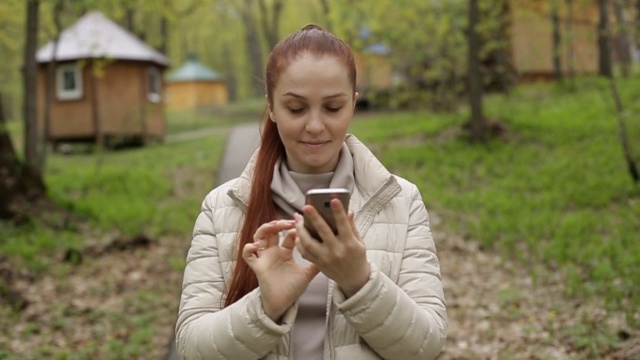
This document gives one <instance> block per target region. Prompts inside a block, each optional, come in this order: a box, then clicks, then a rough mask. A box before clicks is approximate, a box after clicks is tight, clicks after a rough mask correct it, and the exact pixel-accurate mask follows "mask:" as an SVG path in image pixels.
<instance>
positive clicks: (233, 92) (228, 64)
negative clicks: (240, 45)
mask: <svg viewBox="0 0 640 360" xmlns="http://www.w3.org/2000/svg"><path fill="white" fill-rule="evenodd" d="M222 58H223V61H224V67H225V68H226V70H227V71H226V75H225V84H226V85H227V95H228V96H229V102H232V103H233V102H236V101H237V100H238V80H237V78H236V75H235V74H236V67H235V66H234V63H233V59H232V58H231V49H230V48H229V45H228V44H227V43H225V44H224V46H223V48H222Z"/></svg>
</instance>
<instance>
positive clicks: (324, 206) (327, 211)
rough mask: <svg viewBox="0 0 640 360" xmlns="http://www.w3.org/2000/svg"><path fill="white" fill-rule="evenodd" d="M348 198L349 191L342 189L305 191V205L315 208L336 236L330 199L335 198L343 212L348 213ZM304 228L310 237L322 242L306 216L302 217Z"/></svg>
mask: <svg viewBox="0 0 640 360" xmlns="http://www.w3.org/2000/svg"><path fill="white" fill-rule="evenodd" d="M350 196H351V194H349V190H347V189H343V188H323V189H311V190H309V191H307V195H306V203H307V204H308V205H312V206H313V207H315V208H316V210H318V213H320V215H321V216H322V218H323V219H324V221H326V222H327V224H328V225H329V227H330V228H331V230H333V233H334V234H338V226H337V224H336V219H335V218H334V217H333V211H332V210H331V199H334V198H337V199H338V200H340V202H342V207H343V208H344V211H348V210H349V198H350ZM304 226H305V228H307V230H308V231H309V234H311V236H313V237H314V238H315V239H317V240H319V241H320V242H322V239H321V238H320V235H318V231H316V229H315V227H314V226H313V224H312V223H311V220H310V219H308V218H307V217H306V216H305V217H304Z"/></svg>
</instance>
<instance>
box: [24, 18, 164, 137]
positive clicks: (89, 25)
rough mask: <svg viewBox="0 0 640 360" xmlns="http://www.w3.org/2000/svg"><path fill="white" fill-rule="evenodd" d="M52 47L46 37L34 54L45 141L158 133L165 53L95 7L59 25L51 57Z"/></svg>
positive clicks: (160, 131)
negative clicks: (67, 25)
mask: <svg viewBox="0 0 640 360" xmlns="http://www.w3.org/2000/svg"><path fill="white" fill-rule="evenodd" d="M53 51H54V43H53V42H49V43H48V44H47V45H45V46H44V47H43V48H41V49H40V50H39V51H38V53H37V55H36V58H37V61H38V63H39V74H38V94H39V99H38V100H39V102H38V105H39V106H38V109H39V129H40V131H42V132H44V133H45V134H46V137H47V139H48V140H49V141H51V142H53V143H54V144H56V143H59V142H78V141H82V142H98V143H105V142H106V143H107V144H109V143H111V142H119V141H122V140H136V141H143V142H144V141H147V140H152V139H155V140H160V141H161V140H162V139H163V137H164V134H165V126H166V125H165V117H164V109H163V107H164V104H163V73H164V71H165V69H166V68H167V67H168V66H169V61H168V59H167V58H166V57H165V56H164V55H162V54H161V53H159V52H158V51H156V50H154V49H153V48H151V47H150V46H149V45H147V44H145V43H144V42H143V41H141V40H140V39H138V38H137V37H135V36H134V35H132V34H131V33H129V32H127V31H126V30H124V29H123V28H121V27H120V26H118V25H117V24H115V23H114V22H112V21H111V20H109V19H107V18H106V17H105V16H104V15H102V14H101V13H99V12H90V13H87V14H86V15H84V16H83V17H81V18H80V19H79V20H78V21H77V22H76V23H75V24H74V25H73V26H71V27H70V28H68V29H66V30H64V31H63V32H62V34H61V36H60V38H59V41H58V43H57V50H56V54H55V57H54V56H53ZM52 62H53V63H54V64H55V68H54V70H53V76H52V78H53V79H52V80H53V81H52V82H53V84H51V85H52V86H50V87H49V88H50V89H51V90H52V91H51V93H52V94H51V96H48V95H47V88H48V87H47V84H48V83H50V82H48V81H47V79H48V76H47V74H48V68H49V65H50V63H52ZM47 99H50V100H51V102H50V104H49V106H47ZM47 109H49V111H47ZM47 113H48V114H49V116H46V115H47ZM47 118H48V119H47Z"/></svg>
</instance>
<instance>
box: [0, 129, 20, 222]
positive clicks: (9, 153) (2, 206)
mask: <svg viewBox="0 0 640 360" xmlns="http://www.w3.org/2000/svg"><path fill="white" fill-rule="evenodd" d="M19 175H20V163H19V161H18V158H17V157H16V152H15V150H14V148H13V143H12V142H11V138H10V137H9V133H7V131H6V128H5V122H4V119H0V219H8V218H11V217H12V216H13V212H12V211H11V204H12V202H13V201H12V197H13V196H15V194H16V193H17V187H18V185H19V183H20V181H19Z"/></svg>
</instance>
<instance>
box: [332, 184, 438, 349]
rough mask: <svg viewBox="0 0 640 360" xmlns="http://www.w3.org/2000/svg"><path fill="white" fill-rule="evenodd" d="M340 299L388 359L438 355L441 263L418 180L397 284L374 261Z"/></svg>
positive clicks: (364, 335) (353, 320)
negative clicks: (365, 279) (353, 289)
mask: <svg viewBox="0 0 640 360" xmlns="http://www.w3.org/2000/svg"><path fill="white" fill-rule="evenodd" d="M392 241H393V239H392ZM341 296H343V295H341ZM342 300H344V298H342V299H339V301H338V302H337V305H338V309H339V310H340V311H341V312H342V314H343V315H344V316H345V318H346V319H347V321H348V322H349V323H350V324H351V325H352V326H353V327H354V328H355V329H356V331H357V332H358V333H359V334H360V336H361V337H362V338H363V339H364V340H365V341H366V342H367V344H369V346H370V347H371V348H372V349H373V350H374V351H375V352H376V353H377V354H378V355H380V356H381V357H383V358H384V359H434V358H435V357H436V356H437V355H438V354H439V353H440V351H441V350H442V348H443V346H444V342H445V338H446V333H447V313H446V308H445V300H444V291H443V288H442V283H441V279H440V266H439V262H438V258H437V256H436V249H435V244H434V241H433V236H432V234H431V230H430V228H429V219H428V215H427V210H426V208H425V206H424V203H423V202H422V198H421V196H420V193H419V192H418V189H417V187H416V186H415V185H413V184H412V188H411V195H410V209H409V224H408V229H407V239H406V243H405V248H404V252H403V256H402V265H401V268H400V274H399V277H398V281H397V283H394V282H393V281H392V280H391V279H390V278H389V277H387V276H386V275H385V274H384V273H382V272H380V271H379V270H378V269H377V268H376V267H375V265H374V264H371V276H370V278H369V281H368V282H367V283H366V284H365V286H364V287H363V288H362V289H360V291H359V292H358V293H356V294H355V295H354V296H352V297H350V298H349V299H346V300H344V301H342Z"/></svg>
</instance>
